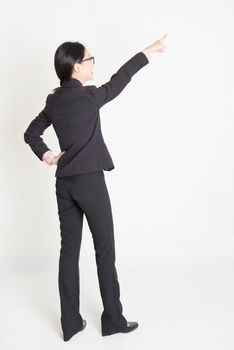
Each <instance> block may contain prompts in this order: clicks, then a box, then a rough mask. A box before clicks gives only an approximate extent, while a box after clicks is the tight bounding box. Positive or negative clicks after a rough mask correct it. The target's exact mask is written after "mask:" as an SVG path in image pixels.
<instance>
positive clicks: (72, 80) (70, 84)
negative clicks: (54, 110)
mask: <svg viewBox="0 0 234 350" xmlns="http://www.w3.org/2000/svg"><path fill="white" fill-rule="evenodd" d="M61 87H83V84H82V82H81V81H80V80H78V79H75V78H70V79H68V80H64V82H63V83H62V85H61Z"/></svg>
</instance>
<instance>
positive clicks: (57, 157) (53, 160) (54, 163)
mask: <svg viewBox="0 0 234 350" xmlns="http://www.w3.org/2000/svg"><path fill="white" fill-rule="evenodd" d="M64 153H65V151H62V152H60V153H59V154H58V155H57V156H54V157H53V158H52V159H51V164H53V165H57V164H58V160H59V158H60V157H61V156H62V155H63V154H64Z"/></svg>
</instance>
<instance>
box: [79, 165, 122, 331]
mask: <svg viewBox="0 0 234 350" xmlns="http://www.w3.org/2000/svg"><path fill="white" fill-rule="evenodd" d="M79 180H80V181H79V183H78V186H77V187H76V191H74V197H75V199H76V201H77V203H78V204H79V205H80V207H81V208H82V210H83V212H84V214H85V216H86V218H87V222H88V225H89V228H90V230H91V233H92V238H93V243H94V248H95V257H96V264H97V273H98V281H99V287H100V293H101V297H102V302H103V307H104V311H103V313H102V315H101V326H102V333H106V332H108V333H114V332H116V331H119V330H121V329H123V328H126V325H127V320H126V319H125V317H124V316H123V314H122V312H123V307H122V304H121V301H120V286H119V282H118V275H117V270H116V266H115V241H114V227H113V217H112V209H111V202H110V198H109V194H108V190H107V186H106V182H105V177H104V173H103V172H102V171H101V172H93V174H91V173H89V175H88V176H86V177H85V176H81V177H80V179H79Z"/></svg>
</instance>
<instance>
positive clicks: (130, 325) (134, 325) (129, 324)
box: [102, 321, 138, 337]
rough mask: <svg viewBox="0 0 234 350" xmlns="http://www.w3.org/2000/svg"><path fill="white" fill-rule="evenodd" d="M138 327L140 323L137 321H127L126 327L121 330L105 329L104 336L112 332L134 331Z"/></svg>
mask: <svg viewBox="0 0 234 350" xmlns="http://www.w3.org/2000/svg"><path fill="white" fill-rule="evenodd" d="M137 327H138V323H137V322H129V321H127V326H126V327H125V328H124V329H121V330H116V331H109V332H108V331H103V332H102V336H103V337H104V336H106V335H111V334H115V333H128V332H131V331H134V329H136V328H137Z"/></svg>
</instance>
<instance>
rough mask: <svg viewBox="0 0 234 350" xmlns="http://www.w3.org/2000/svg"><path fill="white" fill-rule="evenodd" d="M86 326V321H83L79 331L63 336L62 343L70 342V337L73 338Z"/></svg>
mask: <svg viewBox="0 0 234 350" xmlns="http://www.w3.org/2000/svg"><path fill="white" fill-rule="evenodd" d="M86 325H87V321H86V320H83V325H82V327H81V328H80V329H78V331H75V332H73V333H72V334H68V335H64V337H63V340H64V341H68V340H70V339H71V337H73V335H75V334H77V333H78V332H81V331H83V329H85V327H86Z"/></svg>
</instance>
